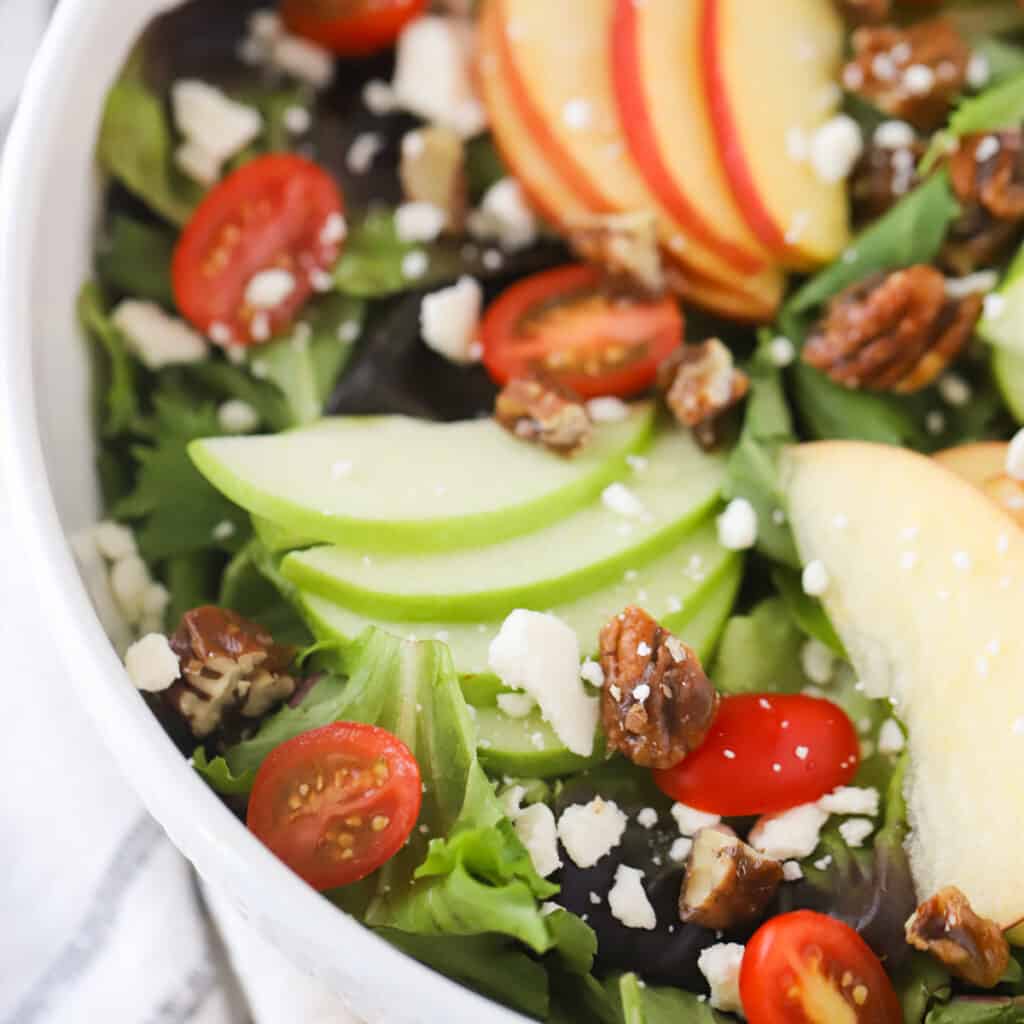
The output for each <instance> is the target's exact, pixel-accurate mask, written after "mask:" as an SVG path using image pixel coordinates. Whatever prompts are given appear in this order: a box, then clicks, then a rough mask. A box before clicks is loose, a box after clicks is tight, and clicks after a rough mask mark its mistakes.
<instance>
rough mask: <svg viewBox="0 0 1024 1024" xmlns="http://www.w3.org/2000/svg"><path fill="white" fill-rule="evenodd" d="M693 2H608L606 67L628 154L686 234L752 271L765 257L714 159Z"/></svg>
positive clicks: (696, 8)
mask: <svg viewBox="0 0 1024 1024" xmlns="http://www.w3.org/2000/svg"><path fill="white" fill-rule="evenodd" d="M700 16H701V3H700V0H645V2H644V3H642V4H638V3H635V2H634V0H615V22H614V26H613V31H612V36H611V41H612V71H613V75H614V81H615V96H616V99H617V100H618V105H619V113H620V115H621V121H622V128H623V131H624V132H625V136H626V141H627V143H628V145H629V151H630V153H631V154H632V156H633V159H634V161H635V162H636V164H637V166H638V167H639V169H640V171H641V173H642V174H643V176H644V179H645V180H646V182H647V185H648V187H649V188H650V189H651V191H652V192H653V193H654V195H655V196H657V198H658V200H659V201H660V202H661V204H662V205H663V206H664V207H665V209H666V210H667V211H668V212H669V213H670V214H671V215H672V216H673V217H674V218H675V220H676V221H677V222H678V223H679V224H681V225H682V226H683V227H684V228H685V229H686V232H687V235H688V236H689V237H690V238H693V239H694V240H695V241H697V242H698V243H700V244H701V245H703V246H706V247H707V248H708V249H709V250H711V251H712V252H716V253H718V254H719V255H720V256H721V257H722V258H723V259H725V260H726V261H727V262H728V263H729V264H730V265H731V266H733V267H736V268H737V269H738V270H743V271H744V272H746V273H756V272H757V271H759V270H761V269H762V268H764V267H765V266H766V265H767V264H768V263H769V262H771V260H770V259H769V255H768V252H767V250H766V248H765V247H764V246H763V245H762V244H761V242H760V241H759V239H758V238H757V237H756V236H755V235H754V233H753V231H752V230H751V229H750V227H749V226H748V225H747V223H746V221H745V220H744V219H743V216H742V215H741V213H740V211H739V207H738V206H737V204H736V201H735V199H734V198H733V196H732V192H731V190H730V188H729V182H728V179H727V178H726V176H725V172H724V170H723V168H722V164H721V161H720V159H719V156H718V147H717V144H716V141H715V134H714V129H713V128H712V126H711V119H710V116H709V113H708V107H707V104H706V103H705V101H704V83H703V82H702V80H701V74H700V59H699V56H700V52H699V48H700Z"/></svg>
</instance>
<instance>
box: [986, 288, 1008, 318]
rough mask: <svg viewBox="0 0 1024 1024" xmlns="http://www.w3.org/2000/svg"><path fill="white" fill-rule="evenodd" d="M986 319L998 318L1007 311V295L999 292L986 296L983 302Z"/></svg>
mask: <svg viewBox="0 0 1024 1024" xmlns="http://www.w3.org/2000/svg"><path fill="white" fill-rule="evenodd" d="M982 305H983V307H984V314H985V319H986V320H998V319H999V318H1000V317H1001V316H1002V315H1003V314H1004V313H1005V312H1006V297H1005V296H1003V295H1000V294H999V293H998V292H991V293H990V294H988V295H986V296H985V299H984V301H983V303H982Z"/></svg>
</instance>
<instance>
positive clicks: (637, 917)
mask: <svg viewBox="0 0 1024 1024" xmlns="http://www.w3.org/2000/svg"><path fill="white" fill-rule="evenodd" d="M608 907H609V909H610V910H611V912H612V917H614V918H615V919H616V920H617V921H620V922H621V923H622V924H624V925H625V926H626V927H627V928H643V929H644V930H645V931H653V930H654V929H655V928H656V927H657V926H658V918H657V915H656V914H655V913H654V907H652V906H651V901H650V900H649V899H648V898H647V893H646V892H645V890H644V873H643V872H642V871H640V870H638V869H637V868H631V867H627V866H626V865H625V864H620V865H619V866H618V868H616V870H615V884H614V885H613V886H612V887H611V889H610V890H609V891H608Z"/></svg>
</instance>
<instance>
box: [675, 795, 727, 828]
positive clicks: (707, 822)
mask: <svg viewBox="0 0 1024 1024" xmlns="http://www.w3.org/2000/svg"><path fill="white" fill-rule="evenodd" d="M672 817H673V818H675V821H676V825H677V826H678V827H679V833H680V835H684V836H695V835H696V834H697V833H698V832H699V831H700V830H701V829H702V828H713V827H714V826H715V825H717V824H718V823H719V822H720V821H721V820H722V819H721V817H720V816H719V815H717V814H708V813H707V812H706V811H698V810H697V808H696V807H687V805H686V804H681V803H674V804H673V805H672Z"/></svg>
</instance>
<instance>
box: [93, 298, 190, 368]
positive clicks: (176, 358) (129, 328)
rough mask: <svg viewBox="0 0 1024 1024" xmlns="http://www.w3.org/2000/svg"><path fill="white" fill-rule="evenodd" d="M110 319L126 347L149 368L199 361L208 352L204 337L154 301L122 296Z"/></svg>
mask: <svg viewBox="0 0 1024 1024" xmlns="http://www.w3.org/2000/svg"><path fill="white" fill-rule="evenodd" d="M111 320H112V322H113V324H114V326H115V327H116V328H117V329H118V330H119V331H120V332H121V333H122V334H123V335H124V338H125V342H126V344H127V345H128V348H129V349H130V350H131V351H132V352H134V353H135V355H137V356H138V357H139V359H141V360H142V362H143V363H144V364H145V365H146V367H147V368H148V369H150V370H160V369H162V368H163V367H165V366H179V365H184V364H187V363H198V362H202V361H203V360H204V359H205V358H206V357H207V354H208V352H209V346H208V345H207V343H206V339H205V338H204V337H203V336H202V335H201V334H199V333H197V332H196V331H194V330H193V329H192V328H191V327H189V325H188V324H187V323H185V321H184V320H180V319H179V318H178V317H176V316H171V315H170V314H168V313H165V312H164V311H163V309H161V308H160V306H158V305H157V304H156V303H155V302H146V301H143V300H140V299H124V300H123V301H122V302H120V303H118V305H117V308H116V309H115V310H114V313H113V315H112V316H111Z"/></svg>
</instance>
